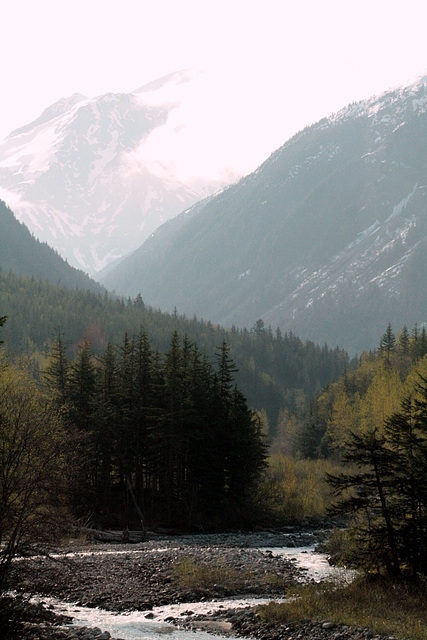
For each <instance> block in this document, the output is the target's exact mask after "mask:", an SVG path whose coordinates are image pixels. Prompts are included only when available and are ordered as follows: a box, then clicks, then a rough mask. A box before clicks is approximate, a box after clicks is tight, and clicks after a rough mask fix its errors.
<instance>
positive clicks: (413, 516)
mask: <svg viewBox="0 0 427 640" xmlns="http://www.w3.org/2000/svg"><path fill="white" fill-rule="evenodd" d="M273 447H274V448H273V450H274V451H275V452H276V453H275V454H274V455H273V458H272V460H273V461H274V462H275V467H276V470H277V464H278V462H279V461H281V464H282V465H284V463H285V462H286V464H287V469H285V471H284V474H283V475H282V476H280V478H279V479H277V478H276V480H275V482H274V483H273V481H272V480H274V477H273V476H272V474H273V472H274V467H273V466H270V469H269V471H268V473H267V478H270V486H274V487H278V486H280V481H281V482H283V489H282V491H283V492H286V490H287V488H288V487H289V481H290V480H291V475H290V472H289V468H290V466H289V459H292V458H294V459H297V460H298V459H299V458H303V459H304V458H305V459H308V460H307V463H308V461H309V460H311V461H312V467H311V468H312V470H313V469H315V466H314V465H318V464H319V463H320V464H321V466H322V468H323V470H324V471H326V472H327V476H328V482H329V486H330V491H332V495H331V497H330V498H329V499H328V500H326V501H325V503H324V504H325V505H326V504H327V503H328V502H329V506H330V508H331V513H333V514H340V515H346V516H347V517H348V518H349V523H350V527H349V529H348V530H347V531H345V532H344V533H341V534H339V535H337V536H336V537H335V539H334V541H333V544H332V546H331V549H330V551H331V553H332V554H333V555H335V556H336V557H338V558H340V559H341V561H343V562H345V563H346V564H353V565H355V566H357V567H358V568H362V569H364V570H365V571H377V572H380V573H381V572H386V573H387V574H389V575H390V576H392V577H393V578H396V577H398V578H401V577H402V576H404V575H405V574H408V573H409V574H411V575H416V576H418V575H423V574H425V573H426V571H427V335H426V330H425V327H422V328H421V329H419V328H418V327H417V326H415V327H414V328H413V330H412V331H411V332H410V331H409V330H408V329H407V327H406V326H404V327H403V329H402V330H401V331H400V332H399V333H398V334H397V336H396V335H395V334H394V332H393V330H392V327H391V325H390V324H389V325H388V327H387V329H386V331H385V333H384V334H383V336H382V337H381V339H380V342H379V345H378V348H377V349H376V350H375V352H371V353H364V354H363V355H362V356H361V358H360V362H359V365H358V367H357V368H356V369H355V370H353V371H346V372H344V374H343V375H342V377H341V378H340V379H339V380H338V381H337V382H335V383H332V384H330V385H328V386H327V387H326V388H325V389H324V390H323V391H322V392H321V393H320V394H318V396H317V397H316V399H315V400H314V401H313V402H312V405H311V409H310V411H309V413H308V415H307V416H306V417H305V419H303V420H298V418H297V417H296V416H293V415H290V414H289V413H286V412H284V414H283V415H282V422H281V424H280V427H279V436H278V438H277V439H276V441H275V442H274V445H273ZM331 465H334V466H335V469H333V470H332V469H331ZM340 466H341V469H340V468H339V467H340ZM276 476H277V471H276ZM307 477H308V472H307V473H306V478H307ZM306 481H307V480H306ZM324 489H325V485H323V487H322V486H321V485H320V484H319V483H317V485H316V486H312V490H311V494H312V495H315V494H317V495H321V493H322V491H324ZM276 493H277V492H276ZM331 498H335V500H332V501H331Z"/></svg>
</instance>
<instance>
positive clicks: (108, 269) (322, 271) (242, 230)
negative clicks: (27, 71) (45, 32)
mask: <svg viewBox="0 0 427 640" xmlns="http://www.w3.org/2000/svg"><path fill="white" fill-rule="evenodd" d="M197 82H198V80H197V74H196V75H195V74H194V73H193V72H189V71H181V72H176V73H173V74H170V75H169V76H166V77H164V78H160V79H158V80H156V81H154V82H153V83H150V84H148V85H144V86H143V87H140V88H138V89H136V90H135V91H133V92H132V93H130V94H106V95H102V96H99V97H97V98H94V99H88V98H86V97H84V96H82V95H80V94H75V95H74V96H72V97H70V98H68V99H64V100H61V101H59V102H57V103H56V104H54V105H52V106H51V107H49V108H47V109H46V110H45V111H44V112H43V114H42V115H41V116H40V117H39V118H38V119H37V120H35V121H34V122H33V123H31V124H29V125H26V126H24V127H21V128H20V129H18V130H16V131H14V132H13V133H12V134H11V135H10V136H9V137H8V138H7V139H6V140H4V141H3V142H2V143H1V144H0V197H3V198H4V200H5V201H6V203H7V204H8V205H9V206H10V207H11V209H13V212H14V213H15V214H16V216H17V218H18V219H19V220H20V221H21V222H25V224H26V225H27V226H28V228H29V229H30V231H31V232H32V233H33V234H34V235H35V236H36V237H37V238H38V239H39V240H41V241H42V244H41V245H40V246H39V247H37V251H34V255H36V254H38V253H40V255H44V254H45V253H46V250H47V248H48V247H46V245H44V244H43V242H46V243H47V244H48V245H50V246H52V247H54V249H55V250H56V251H57V252H59V254H61V255H62V256H63V257H65V258H66V259H67V260H68V261H69V263H70V265H73V266H74V265H75V266H78V267H80V268H82V269H83V270H84V271H87V272H90V273H95V272H98V276H97V277H98V279H99V280H100V281H101V282H102V284H103V285H104V286H105V287H107V288H108V289H109V290H111V291H115V292H116V293H118V294H120V295H125V296H131V297H135V296H136V295H137V294H139V293H141V294H142V297H143V299H144V301H145V303H147V304H149V305H152V306H154V307H158V308H161V309H162V310H165V311H173V310H174V309H175V308H176V309H177V310H178V312H179V313H185V314H187V315H189V316H192V315H193V314H196V315H197V316H198V317H203V318H204V319H206V320H211V321H213V322H215V323H219V324H222V325H224V326H226V327H231V326H233V325H237V326H240V327H248V328H249V327H252V326H253V325H254V323H255V322H256V321H257V320H259V319H261V320H262V321H263V323H264V325H265V326H268V325H271V327H272V328H273V329H275V328H276V327H277V326H278V327H280V328H281V329H282V331H286V332H288V331H293V332H295V333H297V334H298V335H300V336H301V337H302V338H304V339H306V338H307V339H310V340H315V341H317V342H320V343H323V342H327V343H328V344H330V345H332V346H335V345H339V346H340V347H342V348H345V349H348V350H350V351H361V350H362V349H364V348H370V347H373V346H376V342H377V340H378V336H379V335H381V333H382V332H383V330H384V328H385V326H386V325H387V323H388V322H392V324H393V326H394V327H395V329H396V330H399V329H400V328H401V327H402V326H403V324H404V323H406V324H407V325H408V326H409V327H411V326H413V325H414V324H415V323H417V324H418V325H421V324H422V323H424V322H425V321H427V295H426V293H427V291H426V284H425V281H424V278H423V274H424V273H425V269H426V266H427V264H426V262H427V258H426V257H425V256H426V255H427V254H426V246H425V245H426V238H427V212H426V205H427V200H426V189H427V175H426V170H427V144H426V143H427V88H426V84H427V77H421V78H419V79H418V80H417V81H416V82H413V83H411V84H408V85H405V86H402V87H398V88H396V89H393V90H390V91H388V92H386V93H384V94H382V95H380V96H375V97H373V98H369V99H367V100H364V101H362V102H358V103H355V104H352V105H349V106H348V107H346V108H344V109H342V110H341V111H340V112H339V113H337V114H333V115H332V116H330V117H328V118H324V119H323V120H321V121H319V122H318V123H316V124H314V125H313V126H310V127H307V128H305V129H304V130H303V131H301V132H300V133H298V134H297V135H295V136H293V137H292V138H291V139H290V140H288V141H287V142H286V143H285V144H284V145H283V146H282V147H281V148H279V149H278V150H277V151H276V152H274V153H273V154H272V155H271V156H270V157H269V158H268V159H267V160H266V161H265V162H264V163H263V164H262V165H261V166H259V168H258V169H257V170H256V171H254V172H253V173H251V174H250V175H247V176H246V177H244V178H241V179H240V181H239V182H234V184H232V182H233V179H235V177H236V176H235V175H233V174H232V173H231V172H230V171H228V170H227V169H226V166H227V163H226V161H224V164H223V165H222V166H223V167H225V169H224V171H221V170H219V169H218V166H219V165H215V167H216V168H215V167H214V163H211V158H209V152H208V151H207V152H206V154H205V155H204V156H203V157H202V156H200V157H199V158H198V157H196V158H194V157H192V158H191V163H192V166H191V167H190V166H189V165H188V158H187V160H186V159H185V158H184V157H183V156H182V148H183V146H184V147H185V145H186V144H190V142H191V135H190V134H191V133H194V131H195V129H193V130H191V127H187V126H186V124H185V122H188V121H189V120H188V119H190V120H191V118H192V117H193V118H194V119H196V120H197V118H199V117H201V115H203V114H200V113H199V111H200V108H201V103H199V104H198V105H197V108H196V107H195V105H194V104H192V100H193V97H194V95H195V94H194V93H192V91H193V89H194V86H195V85H194V83H196V84H197ZM196 103H197V101H196ZM191 105H192V106H191ZM205 116H206V114H204V117H205ZM198 124H199V125H200V122H199V123H198ZM224 155H227V149H224ZM186 162H187V165H186ZM191 163H190V164H191ZM197 164H199V165H200V166H199V167H198V169H199V171H197V170H196V171H195V169H194V168H195V167H196V169H197ZM197 173H198V175H197ZM227 184H228V186H227ZM180 212H182V213H180ZM3 213H4V212H3ZM178 213H180V215H177V214H178ZM4 220H6V221H7V228H8V230H9V231H11V230H12V228H13V230H14V232H13V233H15V231H16V230H17V227H16V225H15V226H14V223H13V224H12V222H11V218H10V215H9V213H7V214H5V217H4ZM162 223H163V224H162ZM12 235H13V234H12ZM18 236H20V237H22V238H24V237H25V238H27V239H28V238H30V237H31V235H30V234H27V235H26V234H25V233H19V234H17V233H16V234H15V235H14V238H15V241H14V242H12V243H11V245H10V246H7V247H6V244H7V241H6V236H5V238H4V241H3V244H4V245H5V246H4V249H3V250H2V251H3V263H4V264H3V268H5V266H6V268H12V270H13V271H15V272H16V273H21V272H23V271H22V268H21V270H20V267H19V264H16V265H15V266H13V267H10V266H8V265H9V263H16V262H18V263H20V264H21V266H22V265H24V266H25V263H26V261H27V259H26V258H25V259H23V258H22V256H21V258H19V249H16V250H13V249H11V247H12V246H16V245H17V242H16V238H17V237H18ZM27 239H26V240H25V243H24V244H25V246H27ZM34 240H35V239H34V238H32V239H31V242H32V243H33V242H34ZM18 244H19V242H18ZM30 244H31V243H30ZM28 246H30V245H28ZM31 246H32V245H31ZM33 248H34V247H33ZM25 252H26V250H24V254H22V255H25ZM28 252H29V254H31V255H32V254H33V250H32V249H31V250H28ZM28 252H27V253H28ZM53 254H55V252H53ZM53 254H52V255H50V257H49V260H48V262H49V263H50V261H52V260H53V262H54V263H55V267H54V268H53V271H52V273H53V274H54V275H53V276H52V275H48V274H47V273H46V278H47V279H50V280H52V281H54V280H55V278H56V277H57V273H62V276H58V281H62V282H64V280H63V278H65V277H67V278H68V275H67V276H65V272H67V273H68V266H70V265H66V263H64V264H63V265H62V264H61V265H59V262H57V259H58V258H59V256H58V255H57V254H56V257H55V258H54V259H53V257H52V256H53ZM42 262H43V264H44V258H43V260H42ZM0 266H1V265H0ZM40 268H41V267H40ZM32 269H33V267H32ZM46 270H47V271H50V267H47V266H46ZM58 270H59V271H58ZM42 271H43V269H42ZM36 272H37V274H39V272H40V269H38V270H36ZM32 273H33V272H32ZM69 275H70V274H69ZM76 275H77V272H76V273H73V274H72V277H71V276H70V277H71V280H70V282H72V283H73V284H72V285H71V286H78V287H83V288H86V287H87V286H89V288H92V287H93V284H94V283H93V281H91V282H90V283H89V281H88V282H86V281H85V278H84V277H83V276H84V274H79V275H78V277H77V281H78V284H76V280H75V276H76ZM38 277H41V278H43V274H41V275H40V276H38ZM52 278H53V279H52Z"/></svg>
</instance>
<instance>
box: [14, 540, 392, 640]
mask: <svg viewBox="0 0 427 640" xmlns="http://www.w3.org/2000/svg"><path fill="white" fill-rule="evenodd" d="M319 537H321V535H320V534H319V532H308V533H301V532H298V531H292V530H290V531H285V532H281V533H260V534H254V535H248V534H218V535H198V536H177V537H162V538H157V539H156V540H151V541H148V542H145V543H140V544H137V545H114V546H111V545H94V544H91V545H84V546H83V547H82V546H81V545H80V546H78V545H76V544H74V545H73V547H72V548H71V549H70V548H69V549H61V550H57V551H58V553H57V554H55V555H54V556H53V557H52V558H46V557H35V558H31V559H25V560H19V561H17V562H16V563H15V571H14V575H13V587H14V588H15V589H16V590H17V591H19V592H21V593H38V594H41V595H42V596H54V597H56V598H59V599H60V600H65V601H68V602H74V603H78V604H80V605H85V606H89V607H95V606H99V607H101V608H103V609H107V610H111V611H129V610H139V611H147V610H150V609H152V608H153V607H155V606H160V605H169V604H176V603H183V602H188V603H191V602H193V603H194V602H199V601H200V600H207V601H211V600H212V601H215V600H218V598H228V597H232V596H249V595H253V596H266V597H271V598H272V599H274V598H278V597H284V596H285V595H286V592H287V589H288V587H289V585H290V584H291V583H292V582H293V580H294V579H295V577H296V576H297V575H299V571H298V569H297V568H296V567H295V566H294V565H293V563H292V562H290V561H288V560H286V559H284V558H283V557H279V556H273V555H272V554H271V553H268V552H265V551H261V550H260V549H259V548H258V547H284V546H288V547H295V546H302V545H307V544H314V543H315V542H316V541H318V540H319ZM71 551H72V553H71ZM185 560H186V561H190V562H194V563H195V564H196V565H206V566H215V565H218V566H219V565H222V566H225V567H227V568H228V569H232V570H233V571H234V572H235V573H236V574H239V575H240V576H241V579H240V580H239V581H238V582H237V583H236V584H232V585H231V586H230V585H227V584H225V585H224V584H218V583H216V584H209V583H206V584H203V585H199V586H198V587H197V588H196V586H195V585H193V586H188V585H187V586H185V582H184V584H183V583H182V581H180V580H178V579H177V575H176V566H177V565H178V564H179V563H180V562H182V561H185ZM212 605H213V607H214V606H215V603H214V602H212ZM22 607H24V605H22ZM44 612H46V615H45V617H43V607H42V606H40V607H39V610H38V612H37V615H36V612H35V611H34V610H33V611H30V610H28V611H27V613H28V615H27V616H26V615H24V614H23V615H22V616H21V626H20V635H19V636H11V637H13V638H15V637H20V638H25V639H28V640H29V639H31V640H35V639H38V640H108V638H109V634H108V633H107V632H102V630H100V629H93V628H92V629H88V628H85V627H67V628H65V627H57V626H55V625H56V623H58V624H63V622H64V621H63V620H62V619H61V618H58V619H56V620H55V617H54V614H53V613H52V612H49V611H48V610H47V609H46V608H44ZM21 613H22V612H21ZM149 615H150V614H149V613H148V614H147V617H148V616H149ZM170 622H175V623H176V624H179V625H180V626H186V627H188V628H192V629H203V630H205V631H206V630H209V631H210V632H212V633H221V635H227V634H233V635H240V636H249V637H251V638H259V639H260V640H296V639H298V640H301V639H305V640H368V639H369V640H372V638H373V634H371V633H370V632H369V630H367V629H351V628H348V627H344V626H336V625H333V624H331V623H329V622H328V621H323V622H322V623H314V622H309V621H306V622H304V623H302V624H299V625H293V624H292V625H283V626H282V627H279V628H277V627H273V626H269V625H266V624H265V623H263V622H262V621H261V620H260V618H259V616H258V615H257V613H256V610H254V609H240V610H237V609H228V610H224V609H219V610H218V611H214V612H213V613H211V614H210V615H209V614H208V615H203V616H195V615H194V614H193V613H192V612H191V607H189V610H188V612H187V615H184V616H182V617H180V618H179V620H178V619H177V620H170ZM376 639H377V640H383V639H380V638H379V636H376ZM384 640H385V639H384Z"/></svg>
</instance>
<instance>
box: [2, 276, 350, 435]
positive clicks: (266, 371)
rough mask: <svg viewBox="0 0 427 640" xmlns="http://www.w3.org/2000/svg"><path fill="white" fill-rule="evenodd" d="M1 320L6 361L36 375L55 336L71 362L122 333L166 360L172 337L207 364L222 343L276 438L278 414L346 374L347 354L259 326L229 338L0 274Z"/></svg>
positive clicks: (141, 309)
mask: <svg viewBox="0 0 427 640" xmlns="http://www.w3.org/2000/svg"><path fill="white" fill-rule="evenodd" d="M0 316H8V318H7V322H6V325H5V326H4V327H3V330H2V338H4V341H5V347H6V349H7V351H8V353H9V354H10V355H12V356H19V355H21V354H24V355H27V356H30V357H31V356H34V355H36V356H37V357H36V359H35V360H34V361H35V363H36V364H35V366H36V369H37V366H38V365H37V363H39V362H43V354H46V352H47V351H48V350H49V348H50V345H51V344H52V341H53V340H54V339H55V337H56V336H57V334H58V328H60V330H61V333H62V335H63V340H64V342H65V343H66V344H67V346H68V352H69V353H70V354H73V353H75V352H76V350H77V349H78V347H79V345H81V344H82V341H83V340H84V338H87V339H88V340H89V343H90V346H91V349H92V351H93V352H94V354H99V353H101V352H102V351H103V350H104V349H105V348H106V347H107V345H108V342H109V341H110V342H112V343H113V344H120V343H122V341H123V336H124V334H125V332H127V334H128V336H129V339H130V338H131V337H132V336H133V335H136V334H138V333H139V332H140V330H141V328H143V329H144V330H145V331H146V332H147V335H148V338H149V340H150V343H151V345H152V346H153V348H154V349H159V350H160V352H162V353H165V352H166V351H167V350H168V348H169V342H170V339H171V334H172V333H173V331H175V330H177V331H178V332H179V333H180V334H181V335H182V336H184V335H185V334H186V335H188V338H189V340H190V341H191V342H195V343H197V345H198V347H199V349H200V350H201V351H202V352H206V354H207V355H208V356H210V357H212V356H214V354H215V352H216V349H217V347H219V346H220V345H221V344H222V342H223V340H225V341H226V342H227V343H228V344H230V347H231V357H232V358H233V359H234V361H235V363H236V366H237V368H238V369H239V371H238V373H237V374H236V380H237V382H238V384H239V386H240V388H241V389H242V391H243V392H244V393H245V395H246V397H247V398H248V401H249V405H250V406H251V408H253V409H259V410H261V409H265V411H266V413H267V415H268V418H269V420H270V423H271V428H272V430H274V429H275V425H276V420H277V416H278V413H279V411H280V409H282V408H283V407H284V406H288V407H289V408H291V409H292V410H297V409H298V407H299V410H302V408H303V407H304V406H305V405H306V404H307V402H308V399H309V398H310V397H311V396H312V395H313V393H314V392H315V391H316V390H318V389H320V388H321V387H323V386H324V385H325V384H327V383H328V382H330V381H331V380H334V379H337V378H338V376H339V375H340V373H341V372H342V371H343V369H344V368H345V367H346V366H348V357H347V355H346V354H345V353H344V352H343V351H342V350H340V349H335V350H332V349H329V348H328V347H327V346H323V347H320V346H318V345H315V344H314V343H313V342H309V341H307V342H303V341H302V340H300V339H299V338H298V337H297V336H296V335H294V334H285V335H282V334H281V333H280V332H277V334H276V335H273V334H272V333H271V332H270V331H269V330H267V329H266V328H265V327H264V326H263V325H262V323H258V324H257V325H256V326H255V327H254V328H253V329H252V330H251V331H247V330H244V331H238V330H237V329H235V330H233V331H227V330H226V329H223V328H222V327H219V326H215V325H213V324H212V323H211V322H200V321H197V320H196V319H192V320H190V319H188V318H185V317H184V316H178V315H176V314H167V313H163V312H161V311H158V310H154V309H152V308H147V307H146V306H145V305H144V302H143V300H142V298H141V297H140V296H136V298H134V299H133V300H131V299H128V300H127V302H125V301H123V300H122V299H111V298H110V297H109V296H108V295H107V294H106V293H104V294H98V293H94V292H91V291H82V290H79V291H76V290H72V289H68V288H66V287H58V286H54V285H52V284H50V283H48V282H41V281H37V280H36V279H35V278H32V279H27V278H23V277H19V276H16V275H14V274H12V273H6V272H0Z"/></svg>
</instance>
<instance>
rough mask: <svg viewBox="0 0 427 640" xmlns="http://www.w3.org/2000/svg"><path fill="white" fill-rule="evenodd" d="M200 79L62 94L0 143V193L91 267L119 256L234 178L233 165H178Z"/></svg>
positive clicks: (188, 75)
mask: <svg viewBox="0 0 427 640" xmlns="http://www.w3.org/2000/svg"><path fill="white" fill-rule="evenodd" d="M195 82H197V73H196V72H190V71H181V72H176V73H173V74H171V75H169V76H167V77H165V78H161V79H159V80H157V81H156V82H153V83H151V84H149V85H146V86H143V87H141V88H139V89H137V90H136V91H134V92H132V93H130V94H113V93H109V94H106V95H102V96H99V97H96V98H92V99H90V98H86V97H85V96H83V95H80V94H75V95H73V96H71V97H70V98H67V99H63V100H60V101H59V102H57V103H56V104H54V105H52V106H50V107H49V108H47V109H46V110H45V111H44V112H43V113H42V115H41V116H40V117H39V118H37V120H35V121H34V122H32V123H31V124H29V125H27V126H24V127H22V128H20V129H18V130H16V131H14V132H13V133H11V134H10V135H9V136H8V137H7V138H6V139H5V140H4V141H3V142H1V143H0V198H2V199H3V200H4V201H5V202H6V203H7V204H8V205H9V206H10V207H11V208H12V209H13V211H14V212H15V214H16V216H17V217H18V219H19V220H20V221H21V222H24V223H25V224H26V225H27V226H28V227H29V229H30V230H31V231H32V232H33V233H34V235H35V236H36V237H37V238H39V239H40V240H42V241H45V242H47V243H48V244H50V245H51V246H53V247H54V248H55V249H56V250H58V251H59V252H60V253H61V255H62V256H63V257H66V258H67V259H68V261H69V262H70V263H71V264H73V265H75V266H77V267H79V268H82V269H84V270H85V271H87V272H89V273H91V274H93V273H95V272H96V271H98V270H100V269H102V268H104V267H105V266H106V265H108V264H110V263H112V262H114V261H115V260H117V259H118V258H121V257H122V256H124V255H125V254H127V253H129V252H130V251H132V250H134V249H136V248H137V247H138V246H139V245H140V244H141V243H142V242H143V241H144V240H145V238H147V237H148V236H149V235H150V234H151V233H152V232H153V231H154V230H155V229H156V228H157V227H158V226H159V225H160V224H161V223H162V222H164V221H165V220H168V219H169V218H171V217H172V216H174V215H176V214H178V213H179V212H180V211H182V210H183V209H185V208H186V207H188V206H189V205H191V204H192V203H194V202H196V201H197V200H200V199H201V198H203V197H204V196H206V195H208V194H210V193H212V192H214V191H216V190H218V189H219V188H221V187H222V186H224V184H226V183H227V182H229V181H230V180H232V179H235V176H233V175H232V174H229V173H227V170H226V168H225V167H224V172H225V173H221V171H219V170H217V172H216V174H213V173H211V175H207V173H206V172H200V174H199V175H198V174H197V173H195V172H194V171H193V172H192V174H191V175H188V174H187V175H184V173H183V171H182V167H179V166H178V165H177V162H176V157H177V155H178V154H179V149H177V147H179V145H180V144H182V142H181V141H182V140H183V139H185V133H186V128H187V129H188V122H186V121H185V117H186V115H188V114H186V113H184V112H183V108H182V106H183V104H188V103H189V102H190V103H191V95H190V94H191V91H192V86H193V85H194V83H195ZM193 90H194V88H193ZM190 128H191V127H190ZM184 141H185V140H184ZM171 150H172V151H173V150H176V155H175V157H174V155H173V153H172V152H171Z"/></svg>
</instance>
